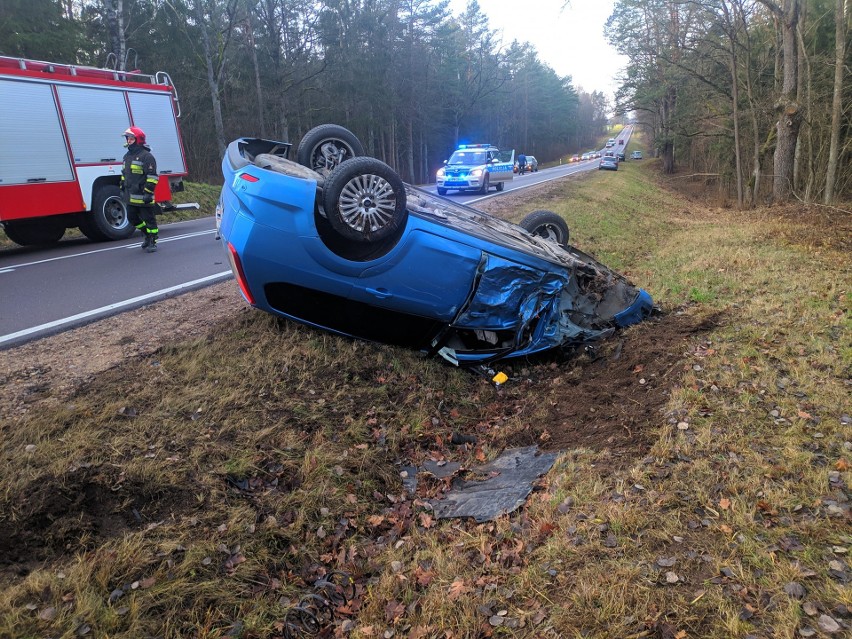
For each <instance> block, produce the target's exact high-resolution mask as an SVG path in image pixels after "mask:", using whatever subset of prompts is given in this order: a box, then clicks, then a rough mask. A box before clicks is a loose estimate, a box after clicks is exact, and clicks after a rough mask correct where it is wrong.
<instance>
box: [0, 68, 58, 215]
mask: <svg viewBox="0 0 852 639" xmlns="http://www.w3.org/2000/svg"><path fill="white" fill-rule="evenodd" d="M73 179H74V174H73V173H72V171H71V163H70V162H69V159H68V150H67V149H66V147H65V139H64V137H63V135H62V126H61V125H60V123H59V113H58V112H57V110H56V103H55V102H54V100H53V92H52V91H51V90H50V86H49V85H47V84H38V83H35V82H25V81H18V80H0V187H2V186H6V185H10V184H27V183H28V182H33V181H42V182H66V181H69V182H70V181H71V180H73ZM0 214H2V211H0Z"/></svg>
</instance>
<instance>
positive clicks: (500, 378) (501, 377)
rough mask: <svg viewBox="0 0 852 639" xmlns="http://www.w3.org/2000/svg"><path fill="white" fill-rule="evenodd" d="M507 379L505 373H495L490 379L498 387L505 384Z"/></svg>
mask: <svg viewBox="0 0 852 639" xmlns="http://www.w3.org/2000/svg"><path fill="white" fill-rule="evenodd" d="M507 379H509V376H508V375H506V373H497V374H496V375H495V376H494V377H492V378H491V381H492V382H494V383H495V384H497V385H498V386H499V385H500V384H503V383H505V382H506V380H507Z"/></svg>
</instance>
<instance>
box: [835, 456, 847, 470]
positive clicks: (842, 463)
mask: <svg viewBox="0 0 852 639" xmlns="http://www.w3.org/2000/svg"><path fill="white" fill-rule="evenodd" d="M834 467H835V468H836V469H837V470H840V471H845V470H849V462H848V461H846V459H844V458H843V457H841V458H840V459H838V460H837V463H836V464H834Z"/></svg>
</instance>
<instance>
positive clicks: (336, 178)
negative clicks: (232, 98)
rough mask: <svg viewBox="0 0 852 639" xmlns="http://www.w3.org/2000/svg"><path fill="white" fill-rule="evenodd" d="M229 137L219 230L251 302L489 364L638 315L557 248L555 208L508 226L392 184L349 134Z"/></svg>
mask: <svg viewBox="0 0 852 639" xmlns="http://www.w3.org/2000/svg"><path fill="white" fill-rule="evenodd" d="M289 148H290V145H289V144H286V143H283V142H275V141H270V140H261V139H255V138H241V139H238V140H235V141H234V142H232V143H231V144H230V145H229V146H228V150H227V153H226V155H225V158H224V160H223V162H222V171H223V173H224V177H225V184H224V187H223V189H222V195H221V198H220V201H219V205H218V207H217V228H218V230H219V232H220V235H221V238H222V242H223V244H224V247H225V250H226V251H227V254H228V257H229V259H230V262H231V268H232V270H233V271H234V275H235V276H236V279H237V282H238V284H239V286H240V290H241V292H242V294H243V296H244V297H245V299H246V300H247V301H248V302H249V304H251V305H252V306H254V307H256V308H258V309H261V310H264V311H267V312H269V313H272V314H275V315H278V316H282V317H286V318H289V319H292V320H296V321H298V322H302V323H304V324H308V325H311V326H315V327H318V328H322V329H326V330H329V331H333V332H335V333H338V334H341V335H347V336H353V337H359V338H362V339H367V340H371V341H377V342H384V343H389V344H395V345H401V346H407V347H411V348H415V349H418V350H420V351H422V352H424V353H426V354H428V355H440V356H441V357H443V358H444V359H446V360H448V361H450V362H452V363H453V364H456V365H472V366H475V365H487V364H489V363H491V362H495V361H497V360H500V359H503V358H507V357H519V356H524V355H530V354H533V353H537V352H541V351H544V350H547V349H552V348H566V347H573V346H576V345H579V344H585V343H588V342H591V341H594V340H597V339H600V338H602V337H605V336H607V335H610V334H611V333H612V332H613V331H614V330H616V329H617V328H619V327H623V326H628V325H630V324H634V323H636V322H639V321H641V320H642V319H643V318H644V317H645V316H647V315H648V314H649V313H650V312H651V311H652V308H653V304H652V301H651V297H650V295H648V293H647V292H645V291H644V290H642V289H640V288H637V287H635V286H633V285H632V284H630V283H629V282H628V281H627V280H626V279H625V278H624V277H622V276H621V275H619V274H617V273H615V272H613V271H611V270H610V269H608V268H607V267H605V266H604V265H602V264H600V263H599V262H597V261H596V260H595V259H593V258H592V257H590V256H588V255H586V254H585V253H583V252H581V251H579V250H577V249H576V248H574V247H573V246H571V245H570V244H568V226H567V225H566V223H565V221H564V220H563V219H562V218H561V217H560V216H558V215H556V214H555V213H552V212H549V211H535V212H533V213H532V214H530V215H528V216H527V218H526V219H525V220H524V221H523V222H522V223H521V225H520V226H518V225H515V224H511V223H509V222H507V221H505V220H502V219H499V218H496V217H492V216H490V215H487V214H485V213H482V212H480V211H477V210H476V209H473V208H470V207H468V206H463V205H460V204H456V203H453V202H450V201H449V200H446V199H444V198H441V197H438V196H436V195H432V194H430V193H428V192H426V191H425V190H422V189H419V188H416V187H413V186H408V185H405V184H403V182H402V180H401V179H400V178H399V176H398V175H397V174H396V173H395V172H394V170H393V169H391V168H390V167H389V166H387V165H386V164H384V163H383V162H380V161H379V160H376V159H373V158H369V157H357V156H361V155H363V147H362V146H361V144H360V142H359V141H358V140H357V138H356V137H355V136H354V135H353V134H352V133H351V132H349V131H348V130H346V129H344V128H343V127H339V126H336V125H323V126H320V127H317V128H315V129H313V130H311V131H309V132H308V133H307V134H306V135H305V136H304V138H303V139H302V141H301V143H300V144H299V147H298V150H297V154H296V156H297V160H298V162H292V161H290V160H288V159H287V155H288V153H289Z"/></svg>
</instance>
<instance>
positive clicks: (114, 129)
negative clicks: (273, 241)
mask: <svg viewBox="0 0 852 639" xmlns="http://www.w3.org/2000/svg"><path fill="white" fill-rule="evenodd" d="M179 116H180V105H179V102H178V96H177V91H176V90H175V87H174V86H173V84H172V81H171V78H169V76H168V74H167V73H165V72H162V71H161V72H158V73H157V74H155V75H145V74H142V73H139V72H138V71H131V72H122V71H115V70H112V69H99V68H94V67H83V66H74V65H67V64H54V63H51V62H39V61H36V60H25V59H21V58H11V57H4V56H0V222H2V224H3V229H4V230H5V232H6V235H7V236H8V237H9V239H11V240H12V241H13V242H16V243H17V244H22V245H28V244H47V243H53V242H58V241H59V240H60V239H61V238H62V236H63V234H64V233H65V229H67V228H73V227H79V228H80V230H81V231H82V232H83V234H85V235H86V237H88V238H89V239H91V240H96V241H102V240H118V239H124V238H127V237H129V236H130V235H131V234H132V233H133V231H134V230H135V229H134V228H133V226H132V225H131V224H130V222H129V220H128V219H127V209H126V208H125V204H124V202H123V201H122V199H121V196H120V194H119V190H118V185H119V178H120V176H121V165H122V162H121V160H122V157H123V156H124V153H125V149H124V147H123V144H124V138H123V137H122V132H123V131H124V130H125V129H126V128H127V127H129V126H138V127H140V128H141V129H142V130H143V131H145V133H146V135H147V142H148V144H149V145H150V146H151V150H152V152H153V153H154V157H156V158H157V169H158V171H159V173H160V181H159V183H158V185H157V189H156V191H155V193H154V198H155V200H156V201H157V202H158V203H163V204H161V206H162V208H164V209H165V210H170V209H173V208H183V206H187V205H183V206H181V207H174V206H171V204H170V202H171V193H172V192H175V191H181V190H183V182H182V180H183V178H184V177H185V176H186V174H187V172H186V160H185V156H184V150H183V144H182V142H181V137H180V129H179V127H178V118H179ZM189 206H194V207H196V208H197V205H189Z"/></svg>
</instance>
